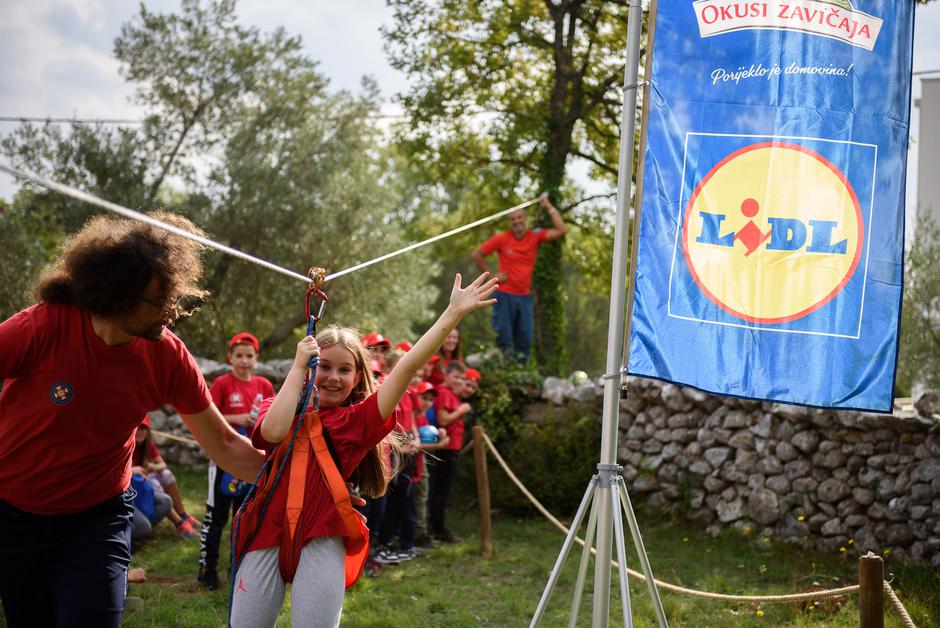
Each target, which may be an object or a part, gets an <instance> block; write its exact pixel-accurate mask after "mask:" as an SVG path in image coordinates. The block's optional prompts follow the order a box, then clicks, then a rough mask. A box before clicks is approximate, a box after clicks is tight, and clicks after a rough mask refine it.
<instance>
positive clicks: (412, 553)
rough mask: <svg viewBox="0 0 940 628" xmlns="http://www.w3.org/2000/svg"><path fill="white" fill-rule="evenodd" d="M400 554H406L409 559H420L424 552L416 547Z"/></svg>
mask: <svg viewBox="0 0 940 628" xmlns="http://www.w3.org/2000/svg"><path fill="white" fill-rule="evenodd" d="M400 553H402V554H407V555H408V556H410V557H411V558H422V557H423V556H424V552H422V551H421V550H419V549H418V548H417V547H410V548H408V549H406V550H402V551H401V552H400Z"/></svg>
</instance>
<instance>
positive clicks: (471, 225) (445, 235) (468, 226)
mask: <svg viewBox="0 0 940 628" xmlns="http://www.w3.org/2000/svg"><path fill="white" fill-rule="evenodd" d="M538 202H539V199H538V198H533V199H532V200H530V201H526V202H524V203H519V204H518V205H516V206H515V207H510V208H509V209H504V210H503V211H499V212H496V213H495V214H490V215H489V216H487V217H486V218H480V219H479V220H475V221H473V222H471V223H468V224H466V225H463V226H462V227H457V228H456V229H451V230H450V231H448V232H447V233H442V234H440V235H436V236H434V237H433V238H428V239H427V240H423V241H421V242H415V243H414V244H409V245H408V246H406V247H405V248H403V249H398V250H397V251H395V252H393V253H386V254H385V255H382V256H381V257H376V258H375V259H371V260H369V261H368V262H363V263H361V264H356V265H355V266H352V267H351V268H347V269H346V270H341V271H339V272H335V273H333V274H332V275H327V276H326V281H330V280H332V279H336V278H337V277H342V276H343V275H348V274H349V273H352V272H355V271H357V270H360V269H362V268H365V267H366V266H371V265H372V264H378V263H379V262H382V261H385V260H387V259H389V258H392V257H395V256H396V255H401V254H402V253H407V252H408V251H412V250H414V249H417V248H420V247H422V246H426V245H428V244H431V243H432V242H437V241H438V240H443V239H444V238H449V237H450V236H452V235H456V234H458V233H460V232H462V231H466V230H467V229H472V228H474V227H477V226H479V225H482V224H483V223H486V222H489V221H491V220H496V219H497V218H500V217H502V216H505V215H506V214H509V213H511V212H514V211H516V210H518V209H523V208H525V207H528V206H529V205H534V204H536V203H538Z"/></svg>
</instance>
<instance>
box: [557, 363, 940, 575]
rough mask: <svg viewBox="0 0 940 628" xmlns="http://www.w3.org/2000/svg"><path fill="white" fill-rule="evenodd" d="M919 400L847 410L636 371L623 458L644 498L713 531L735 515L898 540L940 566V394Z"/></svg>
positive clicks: (829, 544) (841, 535)
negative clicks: (883, 408)
mask: <svg viewBox="0 0 940 628" xmlns="http://www.w3.org/2000/svg"><path fill="white" fill-rule="evenodd" d="M580 389H581V390H582V394H581V395H580V397H581V398H582V399H583V396H584V395H583V391H584V389H585V387H584V386H581V387H580ZM571 390H572V392H573V394H572V395H570V396H571V397H574V398H577V397H578V388H577V387H573V388H572V389H571ZM918 409H919V410H920V412H909V413H907V414H908V416H899V415H896V416H891V415H879V414H868V413H859V412H841V411H840V412H836V411H831V410H817V409H810V408H804V407H799V406H791V405H784V404H772V403H761V402H758V401H750V400H743V399H730V398H719V397H715V396H711V395H708V394H706V393H703V392H700V391H698V390H694V389H690V388H682V387H679V386H675V385H672V384H664V383H661V382H657V381H652V380H645V379H633V380H631V395H630V397H629V399H627V400H624V401H621V413H620V438H619V448H618V458H619V461H620V463H621V464H622V465H624V475H625V477H626V478H627V480H628V487H629V489H630V492H631V494H632V495H634V496H635V497H636V498H637V499H640V500H645V501H646V502H647V503H648V504H650V505H651V506H653V507H662V508H667V509H670V510H672V511H680V512H681V513H683V514H685V515H686V516H688V517H690V518H692V519H694V520H698V521H701V522H703V523H704V524H706V525H707V526H709V530H710V531H711V532H714V533H717V531H718V530H719V529H720V528H721V526H727V525H733V526H735V527H738V528H739V529H741V530H743V531H745V532H749V533H752V534H756V535H760V536H761V537H772V538H781V537H782V538H784V539H787V540H790V541H793V542H795V543H801V544H805V543H812V544H814V545H815V546H816V547H817V548H818V549H820V550H822V551H826V552H839V551H840V550H841V548H846V551H851V552H853V553H855V552H859V551H861V552H864V551H867V550H872V551H875V552H877V553H879V554H884V553H885V550H888V551H889V552H890V553H891V554H893V555H894V556H895V557H899V558H910V559H913V560H918V561H925V562H927V563H929V564H931V565H932V566H933V567H934V568H937V569H940V420H938V419H940V416H938V415H936V414H934V413H935V412H937V411H940V404H937V395H936V394H932V396H931V394H928V395H925V396H924V398H922V399H921V401H920V402H918Z"/></svg>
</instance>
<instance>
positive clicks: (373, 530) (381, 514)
mask: <svg viewBox="0 0 940 628" xmlns="http://www.w3.org/2000/svg"><path fill="white" fill-rule="evenodd" d="M386 497H388V493H386V494H385V495H382V496H381V497H363V499H364V500H366V504H365V506H356V510H358V511H359V512H361V513H362V514H363V516H365V518H366V525H367V526H369V543H370V548H369V551H370V553H371V552H374V551H375V549H376V548H377V547H378V544H377V541H378V539H379V530H380V529H381V527H382V520H383V519H384V518H385V498H386Z"/></svg>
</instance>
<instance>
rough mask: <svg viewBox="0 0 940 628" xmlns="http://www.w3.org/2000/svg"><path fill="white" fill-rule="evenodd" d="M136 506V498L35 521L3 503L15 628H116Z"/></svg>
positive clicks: (0, 584)
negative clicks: (27, 627) (132, 519)
mask: <svg viewBox="0 0 940 628" xmlns="http://www.w3.org/2000/svg"><path fill="white" fill-rule="evenodd" d="M132 508H133V498H132V497H130V494H129V493H124V494H123V495H117V496H115V497H112V498H111V499H109V500H107V501H105V502H102V503H100V504H98V505H97V506H92V507H91V508H89V509H87V510H83V511H82V512H78V513H75V514H72V515H49V516H44V515H34V514H32V513H28V512H24V511H22V510H20V509H18V508H15V507H14V506H12V505H10V504H8V503H6V502H3V501H0V565H2V567H0V599H2V601H3V610H4V611H5V613H6V619H7V622H8V624H9V626H10V628H17V627H18V626H29V627H30V628H33V627H34V626H42V627H45V626H49V627H52V626H55V627H56V628H59V627H62V626H76V627H78V626H112V627H114V628H116V627H117V626H118V625H119V624H120V623H121V615H122V614H123V613H124V595H125V594H126V592H127V567H128V565H129V564H130V562H131V516H132V515H131V510H132Z"/></svg>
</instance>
